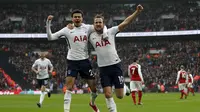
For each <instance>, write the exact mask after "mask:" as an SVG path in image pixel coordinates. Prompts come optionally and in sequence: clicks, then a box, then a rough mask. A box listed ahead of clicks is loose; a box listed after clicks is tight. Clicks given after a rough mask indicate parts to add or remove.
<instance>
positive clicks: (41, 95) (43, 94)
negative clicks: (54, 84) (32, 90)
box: [40, 91, 45, 105]
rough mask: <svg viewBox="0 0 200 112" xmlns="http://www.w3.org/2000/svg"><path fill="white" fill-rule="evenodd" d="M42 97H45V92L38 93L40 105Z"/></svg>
mask: <svg viewBox="0 0 200 112" xmlns="http://www.w3.org/2000/svg"><path fill="white" fill-rule="evenodd" d="M44 97H45V92H42V91H41V93H40V104H41V105H42V102H43V101H44Z"/></svg>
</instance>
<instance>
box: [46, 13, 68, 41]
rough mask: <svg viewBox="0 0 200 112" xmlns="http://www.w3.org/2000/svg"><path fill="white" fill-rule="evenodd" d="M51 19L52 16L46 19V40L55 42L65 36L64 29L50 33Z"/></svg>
mask: <svg viewBox="0 0 200 112" xmlns="http://www.w3.org/2000/svg"><path fill="white" fill-rule="evenodd" d="M52 19H53V16H52V15H49V16H48V18H47V22H46V31H47V37H48V40H57V39H59V38H60V37H61V36H66V34H65V32H66V28H63V29H61V30H60V31H58V32H56V33H53V34H52V32H51V21H52ZM66 37H67V36H66Z"/></svg>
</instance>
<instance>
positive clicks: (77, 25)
mask: <svg viewBox="0 0 200 112" xmlns="http://www.w3.org/2000/svg"><path fill="white" fill-rule="evenodd" d="M81 25H82V23H80V24H74V26H75V27H80V26H81Z"/></svg>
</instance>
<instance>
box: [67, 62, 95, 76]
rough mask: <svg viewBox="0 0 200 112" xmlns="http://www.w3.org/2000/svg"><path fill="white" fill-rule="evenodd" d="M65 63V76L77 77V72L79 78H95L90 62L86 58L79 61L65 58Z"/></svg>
mask: <svg viewBox="0 0 200 112" xmlns="http://www.w3.org/2000/svg"><path fill="white" fill-rule="evenodd" d="M67 64H68V65H67V71H66V77H69V76H70V77H77V76H78V73H79V75H80V76H81V78H84V79H95V77H94V75H93V72H92V66H91V63H90V61H89V60H88V59H85V60H79V61H74V60H67Z"/></svg>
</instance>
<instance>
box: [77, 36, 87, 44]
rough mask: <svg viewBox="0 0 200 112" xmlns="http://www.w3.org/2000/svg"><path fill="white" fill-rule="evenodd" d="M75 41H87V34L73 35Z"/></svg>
mask: <svg viewBox="0 0 200 112" xmlns="http://www.w3.org/2000/svg"><path fill="white" fill-rule="evenodd" d="M77 41H78V42H83V41H87V36H86V35H84V36H80V37H78V36H75V37H74V43H75V42H77Z"/></svg>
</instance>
